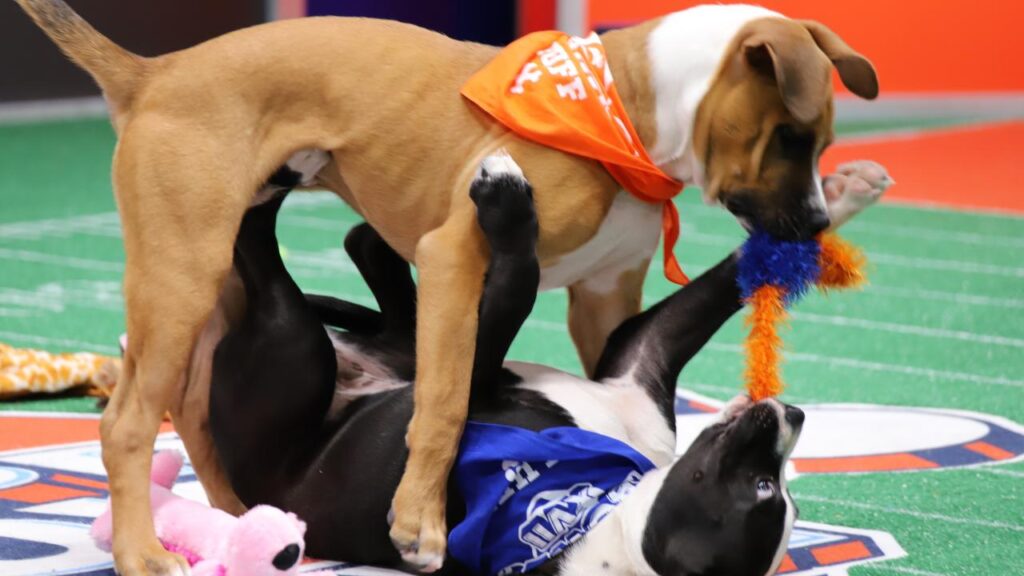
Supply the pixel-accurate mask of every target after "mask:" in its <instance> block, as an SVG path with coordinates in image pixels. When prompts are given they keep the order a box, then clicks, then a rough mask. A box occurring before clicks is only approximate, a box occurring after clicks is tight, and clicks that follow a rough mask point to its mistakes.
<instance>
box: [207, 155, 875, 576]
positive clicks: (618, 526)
mask: <svg viewBox="0 0 1024 576" xmlns="http://www.w3.org/2000/svg"><path fill="white" fill-rule="evenodd" d="M288 176H289V175H288V174H278V175H276V176H275V179H274V180H272V182H271V183H270V186H271V187H275V186H276V187H277V188H278V190H279V192H278V194H277V195H276V197H274V198H273V199H272V200H270V201H268V202H266V203H265V204H262V205H260V206H257V207H254V208H252V209H250V211H249V213H248V214H247V215H246V217H245V219H244V221H243V224H242V227H241V230H240V232H239V235H238V240H237V243H236V248H235V267H236V270H237V271H238V273H239V275H240V277H241V279H242V281H243V283H244V286H245V290H246V297H247V308H246V311H245V315H244V318H243V319H242V320H241V322H240V323H238V324H237V325H235V326H233V327H232V329H231V330H230V332H229V333H228V335H227V336H226V337H225V338H224V339H223V340H222V342H221V343H220V345H219V347H218V348H217V351H216V354H215V357H214V372H213V381H212V385H211V398H210V426H211V431H212V434H213V438H214V441H215V444H216V447H217V450H218V453H219V454H220V457H221V459H222V462H223V464H224V466H225V469H226V470H227V472H228V475H229V478H230V480H231V482H232V485H233V487H234V488H235V490H236V492H237V493H238V495H239V496H240V497H241V499H242V501H243V502H245V503H246V504H247V505H250V506H251V505H255V504H257V503H268V504H272V505H275V506H278V507H280V508H283V509H285V510H289V511H293V512H295V513H297V514H298V515H299V516H300V517H301V518H303V519H304V520H305V521H306V522H307V524H308V532H307V544H308V548H307V551H308V553H309V554H310V555H312V556H314V557H318V558H333V559H339V560H345V561H351V562H359V563H365V564H378V565H389V566H396V565H398V564H399V563H400V561H401V558H400V556H399V554H398V552H397V551H396V550H395V548H394V547H393V546H392V544H391V540H390V539H389V538H388V524H387V518H388V511H389V506H390V503H391V499H392V495H393V493H394V491H395V489H396V487H397V485H398V482H399V478H400V476H401V474H402V471H403V466H404V462H405V458H406V447H405V431H406V426H407V424H408V422H409V419H410V417H411V415H412V410H413V400H414V394H415V391H414V387H413V386H412V382H413V381H414V373H413V371H414V366H415V361H414V350H415V345H414V334H415V316H416V300H415V284H414V282H413V279H412V276H411V274H410V270H409V266H408V264H406V263H405V262H404V261H403V260H402V258H400V257H399V256H398V255H397V254H395V253H394V252H393V251H392V250H391V249H390V248H389V247H388V246H387V245H386V244H385V243H384V242H383V240H381V238H380V237H379V236H378V235H377V234H376V233H375V232H374V231H373V229H371V228H370V227H369V226H368V225H365V224H363V225H360V226H357V227H355V228H354V229H353V230H352V231H351V232H349V234H348V236H347V238H346V240H345V248H346V250H347V252H348V254H349V255H350V256H351V258H352V260H353V261H354V262H355V264H356V266H357V267H358V269H359V270H360V272H361V273H362V274H363V276H364V278H365V280H366V282H367V284H368V286H369V288H370V290H371V291H372V292H373V294H374V296H375V298H376V300H377V302H378V304H379V306H380V312H377V311H374V310H370V309H368V308H364V307H362V306H359V305H356V304H352V303H349V302H344V301H339V300H335V299H333V298H328V297H322V296H306V295H304V294H303V293H302V292H301V291H300V290H299V288H298V286H297V285H296V284H295V283H294V282H293V280H292V278H291V277H290V276H289V274H288V273H287V271H286V269H285V266H284V264H283V262H282V260H281V257H280V254H279V251H278V246H277V241H276V236H275V234H274V227H275V222H276V215H277V211H278V209H279V208H280V206H281V203H282V201H283V198H284V196H285V194H286V193H287V188H288V185H289V183H290V182H289V178H288ZM470 193H471V196H472V197H473V200H474V201H475V202H476V205H477V213H478V219H479V223H480V227H481V229H482V230H483V231H484V234H485V235H486V237H487V240H488V241H489V243H490V247H491V252H492V254H491V264H490V267H489V269H488V273H487V277H486V284H485V291H484V297H483V300H482V302H481V305H480V312H479V314H480V317H479V336H478V338H477V346H476V356H475V364H474V372H473V388H472V395H471V400H470V412H469V413H470V420H471V421H473V422H476V423H488V424H498V425H508V426H514V427H517V428H519V429H525V430H529V431H538V432H539V431H543V430H549V429H553V428H558V427H572V428H576V429H582V430H584V431H590V432H593V433H597V434H600V435H603V436H605V437H610V438H612V439H615V440H618V441H621V442H622V443H624V444H625V445H628V446H629V447H631V448H632V449H634V450H635V451H637V452H639V453H640V454H641V455H642V456H643V457H646V459H648V460H649V461H650V463H653V465H654V467H653V469H651V470H650V471H647V472H646V473H644V474H643V475H642V476H639V475H638V481H637V482H636V483H635V486H631V488H632V489H631V491H629V492H628V495H625V493H624V494H623V496H624V497H623V498H621V503H620V504H619V505H618V506H615V507H614V509H612V510H610V511H609V512H607V514H606V515H604V516H602V518H603V520H602V521H600V523H596V526H595V527H594V528H593V529H592V530H590V531H589V532H587V533H586V534H584V535H582V536H581V537H578V538H577V539H576V540H575V541H574V542H573V543H572V545H571V546H569V547H568V549H567V550H565V552H564V553H563V554H559V555H557V556H554V557H553V558H551V559H550V561H547V562H545V564H544V565H543V567H542V568H541V569H540V571H541V572H543V573H553V574H565V575H568V574H573V575H586V576H589V575H595V574H608V575H653V574H657V575H662V576H669V575H671V576H680V575H706V576H710V575H713V574H715V575H765V574H771V573H773V571H774V570H775V569H776V568H777V567H778V565H779V563H780V562H781V560H782V558H783V556H784V553H785V549H786V544H787V542H788V539H789V535H790V531H791V530H792V528H793V524H794V522H795V521H796V517H797V508H796V506H795V504H794V503H793V501H792V499H791V498H790V495H789V492H788V490H787V488H786V479H785V476H784V471H785V467H786V462H787V459H788V456H789V454H790V452H791V451H792V449H793V447H794V445H795V443H796V441H797V438H798V437H799V434H800V429H801V425H802V422H803V413H802V412H801V411H800V410H799V409H797V408H795V407H793V406H788V405H786V404H783V403H781V402H778V401H776V400H766V401H763V402H759V403H756V404H754V403H752V402H751V401H750V400H749V399H747V398H746V397H743V396H741V397H738V398H737V399H735V400H733V401H732V402H730V403H729V404H728V406H727V407H726V408H725V410H724V411H723V414H722V416H721V418H720V419H719V420H718V421H717V422H716V423H715V424H713V425H711V426H709V427H708V428H706V429H705V430H704V431H703V432H702V433H701V434H700V435H699V437H698V438H697V439H696V440H695V441H694V442H693V444H692V445H691V446H690V447H689V449H688V450H687V451H686V453H685V454H684V455H683V456H682V457H679V458H676V457H675V456H674V453H675V443H676V436H675V416H674V402H675V398H676V395H675V391H676V381H677V378H678V376H679V373H680V371H681V370H682V368H683V367H684V366H685V365H686V363H687V362H688V361H689V359H690V358H691V357H693V355H694V354H696V353H697V351H699V350H700V349H701V347H702V346H703V345H704V344H705V343H706V342H707V341H708V339H709V338H710V337H711V336H712V335H713V334H714V333H715V332H716V331H717V330H718V328H719V327H720V326H721V325H722V324H723V323H724V322H725V321H726V320H728V319H729V318H730V317H731V316H732V315H733V314H734V313H736V312H737V311H738V310H739V309H740V308H741V307H742V302H741V300H740V294H739V290H738V288H737V285H736V280H735V277H736V261H737V260H736V256H735V255H730V256H729V257H727V258H726V259H725V260H723V261H722V262H720V263H719V264H718V265H716V266H715V267H713V268H711V269H710V270H708V271H707V272H706V273H704V274H703V275H701V276H700V277H699V278H697V279H695V280H694V281H693V282H691V283H690V284H689V285H687V286H685V287H684V288H682V289H680V290H678V291H677V292H676V293H675V294H673V295H672V296H669V297H668V298H666V299H664V300H663V301H661V302H660V303H658V304H657V305H656V306H654V307H652V308H651V309H649V310H647V311H646V312H644V313H642V314H640V315H638V316H636V317H634V318H632V319H630V320H628V321H626V322H625V323H623V325H622V326H620V327H619V328H618V329H617V330H616V331H615V332H614V334H613V335H612V336H611V338H610V340H609V342H608V345H607V347H606V349H605V351H604V354H603V356H602V358H601V361H600V364H599V367H598V370H597V374H596V376H595V378H594V380H592V381H591V380H584V379H581V378H579V377H576V376H573V375H571V374H568V373H564V372H560V371H558V370H554V369H550V368H546V367H543V366H537V365H531V364H524V363H518V362H505V361H504V358H505V354H506V352H507V351H508V348H509V346H510V345H511V343H512V339H513V337H514V336H515V334H516V333H517V331H518V329H519V327H520V326H521V324H522V323H523V321H525V319H526V316H527V315H528V314H529V312H530V310H531V309H532V307H533V303H534V299H535V297H536V292H537V286H538V279H539V270H538V263H537V260H536V256H535V250H534V246H535V241H536V235H537V224H536V218H535V214H534V211H533V200H532V195H531V190H530V186H529V184H528V183H527V181H526V180H525V179H524V178H523V176H522V173H521V172H520V171H519V169H518V167H517V166H516V165H515V163H514V162H513V161H512V159H511V158H509V157H507V156H492V157H489V158H487V159H486V160H485V161H484V162H483V163H482V166H481V169H480V171H479V174H478V175H477V177H476V179H475V180H474V182H473V184H472V189H471V192H470ZM871 201H873V198H872V199H871ZM867 203H869V202H864V203H863V205H866V204H867ZM863 205H858V206H856V207H855V209H854V211H859V209H860V208H862V207H863ZM848 216H849V215H846V217H848ZM842 220H845V218H840V219H839V220H838V221H842ZM325 326H326V329H325ZM339 329H340V330H339ZM515 472H516V473H519V472H520V471H515ZM530 472H531V473H534V474H536V473H535V472H534V471H530ZM514 475H515V474H511V475H510V479H511V478H512V476H514ZM450 484H451V486H450V488H449V491H450V492H451V493H450V495H449V499H448V503H449V506H448V526H449V527H451V526H455V525H456V524H458V523H459V522H460V521H462V520H463V518H465V517H466V515H467V510H466V504H465V501H464V500H463V499H462V498H460V494H459V493H458V491H457V489H456V487H455V486H454V484H455V482H451V483H450ZM515 529H516V527H515V526H512V527H509V530H515ZM443 570H444V571H445V572H446V573H472V571H470V570H468V569H466V568H465V567H464V566H460V564H459V563H458V562H453V561H448V562H446V564H445V567H444V569H443ZM507 572H509V571H507Z"/></svg>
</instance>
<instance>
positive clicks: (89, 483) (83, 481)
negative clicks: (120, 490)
mask: <svg viewBox="0 0 1024 576" xmlns="http://www.w3.org/2000/svg"><path fill="white" fill-rule="evenodd" d="M51 480H53V481H54V482H61V483H63V484H74V485H76V486H84V487H86V488H98V489H100V490H109V489H110V486H108V485H107V483H106V482H100V481H99V480H90V479H89V478H76V477H74V476H68V475H67V474H54V475H53V477H52V478H51Z"/></svg>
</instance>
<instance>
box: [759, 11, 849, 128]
mask: <svg viewBox="0 0 1024 576" xmlns="http://www.w3.org/2000/svg"><path fill="white" fill-rule="evenodd" d="M752 24H753V25H752V26H751V33H750V35H749V36H748V37H747V38H746V40H744V41H743V55H744V57H745V58H746V60H747V63H748V64H750V66H751V67H752V68H753V69H754V70H756V71H757V72H759V73H761V74H765V75H767V76H769V77H772V78H774V79H775V82H776V83H777V84H778V86H779V93H780V94H782V102H783V103H784V104H785V105H786V109H787V110H789V112H790V114H792V115H793V117H794V118H796V120H797V121H798V122H801V123H804V124H810V123H811V122H813V121H814V120H816V119H817V118H818V117H819V116H820V115H821V113H822V112H823V111H824V110H825V106H826V103H827V102H828V99H829V97H830V95H831V90H829V83H830V81H831V76H830V75H831V73H832V64H831V62H829V59H828V58H826V57H825V54H824V53H823V52H822V50H821V49H820V48H819V47H818V45H817V44H816V43H815V42H814V40H813V38H811V37H810V36H809V34H808V33H807V31H806V30H804V29H803V27H801V26H794V25H793V24H792V21H787V20H783V19H781V18H765V19H763V20H758V21H755V22H754V23H752Z"/></svg>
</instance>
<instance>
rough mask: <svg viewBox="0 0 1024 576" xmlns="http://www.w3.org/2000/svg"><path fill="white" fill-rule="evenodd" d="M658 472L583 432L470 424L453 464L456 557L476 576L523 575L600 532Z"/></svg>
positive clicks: (451, 541)
mask: <svg viewBox="0 0 1024 576" xmlns="http://www.w3.org/2000/svg"><path fill="white" fill-rule="evenodd" d="M652 469H654V464H652V463H651V461H650V460H648V459H647V458H646V457H644V456H643V455H642V454H640V453H639V452H637V451H636V450H634V449H632V448H630V447H629V446H627V445H626V444H624V443H622V442H620V441H618V440H615V439H614V438H609V437H607V436H602V435H601V434H597V433H594V432H588V431H586V430H580V429H579V428H568V427H566V428H549V429H547V430H544V431H543V432H532V431H529V430H524V429H522V428H514V427H511V426H500V425H496V424H480V423H477V422H469V423H467V424H466V430H465V432H464V433H463V435H462V446H461V450H460V453H459V457H458V460H457V461H456V464H455V479H456V482H457V483H458V487H459V490H460V492H461V494H462V497H463V498H464V499H465V501H466V519H465V520H463V521H462V522H461V523H459V525H458V526H456V527H455V528H454V529H453V530H452V531H451V534H450V535H449V536H448V551H449V552H450V553H451V556H452V557H453V558H455V559H456V560H458V561H459V562H460V563H462V564H463V565H465V566H466V567H467V568H470V569H472V570H473V571H474V572H475V573H477V574H487V575H499V576H505V575H507V574H522V573H525V572H527V571H530V570H533V569H536V568H538V567H539V566H541V565H542V564H544V563H545V562H547V561H548V560H550V559H552V558H554V557H555V556H557V555H558V554H560V553H561V552H562V551H563V550H565V549H566V547H568V546H569V545H570V544H572V543H573V542H575V541H576V540H578V539H579V538H580V537H582V536H583V535H584V534H586V533H587V532H588V531H590V530H591V529H593V528H594V527H595V526H597V524H598V522H600V521H601V520H602V519H603V518H604V517H605V516H607V515H608V513H609V512H611V511H612V510H613V509H614V508H615V506H617V505H618V504H619V503H620V502H621V501H622V499H623V498H624V497H625V496H626V495H628V494H629V493H630V492H631V491H632V490H633V488H634V487H635V486H636V485H637V484H638V483H639V482H640V478H641V477H642V476H643V475H644V474H645V473H647V472H648V471H650V470H652Z"/></svg>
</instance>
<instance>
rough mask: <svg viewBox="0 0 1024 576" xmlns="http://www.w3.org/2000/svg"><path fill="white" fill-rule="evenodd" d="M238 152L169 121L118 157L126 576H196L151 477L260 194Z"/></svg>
mask: <svg viewBox="0 0 1024 576" xmlns="http://www.w3.org/2000/svg"><path fill="white" fill-rule="evenodd" d="M232 145H237V143H235V142H212V141H210V142H207V141H204V140H203V139H201V138H197V137H196V136H195V134H194V132H193V131H191V130H169V129H168V126H167V122H166V120H165V119H163V118H161V119H159V120H158V122H157V123H155V124H153V127H152V129H146V128H145V127H142V128H139V127H136V128H132V127H128V128H127V129H126V130H125V131H124V132H123V133H122V135H121V140H120V143H119V148H118V151H117V154H116V156H115V162H114V183H115V190H116V191H117V198H118V208H119V210H120V212H121V221H122V226H123V233H124V242H125V256H126V268H125V303H126V319H127V325H128V326H127V328H128V334H129V335H130V338H131V341H130V343H129V345H128V351H127V354H126V355H125V362H124V371H123V372H122V375H121V379H120V381H119V382H118V385H117V387H116V388H115V392H114V395H113V397H112V398H111V402H110V404H109V405H108V406H107V409H106V410H105V411H104V414H103V419H102V421H101V426H100V431H101V438H102V445H103V463H104V466H105V467H106V469H107V475H108V477H109V480H110V495H111V507H112V510H113V521H114V538H113V540H114V541H113V552H114V560H115V564H116V567H117V571H118V573H119V574H121V575H122V576H141V575H173V576H178V575H184V574H187V573H188V565H187V563H186V562H185V561H184V560H183V559H182V558H181V557H179V556H177V555H174V554H171V553H169V552H167V551H165V550H164V549H163V547H162V546H161V545H160V543H159V542H158V541H157V539H156V535H155V531H154V528H153V517H152V509H151V505H150V497H149V477H150V467H151V464H152V453H153V441H154V439H155V437H156V433H157V430H158V427H159V425H160V421H161V419H162V417H163V414H164V413H165V412H166V411H167V410H168V409H169V408H170V407H171V406H173V405H174V404H176V403H178V402H180V397H181V394H182V393H183V392H184V391H183V390H181V389H179V387H180V385H181V382H182V381H183V378H182V376H183V374H184V373H185V370H186V368H187V366H188V362H189V355H190V354H191V352H192V348H193V344H194V342H195V341H196V338H197V337H198V336H199V332H200V330H201V329H202V327H203V325H204V323H205V322H206V321H207V319H208V317H209V315H210V312H211V311H212V310H213V309H214V306H215V304H216V301H217V296H218V293H219V290H220V285H221V283H222V281H223V279H224V277H225V276H226V274H227V272H228V271H229V270H230V267H231V256H232V247H233V245H234V237H235V235H236V233H237V229H238V223H239V222H240V221H241V217H242V214H243V213H244V211H245V208H246V206H247V204H248V199H249V197H251V196H252V194H251V192H252V191H254V190H255V185H254V184H253V185H251V186H250V185H249V184H250V182H249V179H250V178H252V176H251V174H252V172H250V171H249V169H250V168H251V167H250V166H238V165H237V164H238V159H239V158H246V156H245V154H244V153H239V152H244V151H239V150H236V149H233V148H232ZM247 191H248V192H247Z"/></svg>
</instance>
